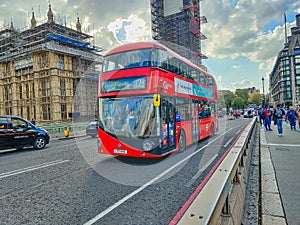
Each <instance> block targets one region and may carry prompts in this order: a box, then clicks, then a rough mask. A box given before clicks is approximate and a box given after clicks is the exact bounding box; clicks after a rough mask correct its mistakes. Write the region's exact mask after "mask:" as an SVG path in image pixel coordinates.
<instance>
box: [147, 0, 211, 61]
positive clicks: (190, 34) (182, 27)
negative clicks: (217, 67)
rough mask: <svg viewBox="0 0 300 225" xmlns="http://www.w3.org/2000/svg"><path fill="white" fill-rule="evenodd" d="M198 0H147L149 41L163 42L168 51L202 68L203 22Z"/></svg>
mask: <svg viewBox="0 0 300 225" xmlns="http://www.w3.org/2000/svg"><path fill="white" fill-rule="evenodd" d="M200 1H201V0H177V1H176V0H151V16H152V18H151V21H152V31H153V35H152V37H153V39H154V40H157V41H159V42H163V43H164V44H165V45H167V46H168V47H169V48H171V49H172V50H174V51H176V52H178V53H179V54H181V55H183V56H184V57H186V58H188V59H190V60H191V61H193V62H194V63H196V64H198V65H199V64H200V65H202V59H205V58H207V57H206V56H205V55H203V54H202V53H201V40H204V39H206V36H205V35H203V34H202V33H201V29H200V28H201V24H203V23H207V20H206V18H205V17H204V16H200Z"/></svg>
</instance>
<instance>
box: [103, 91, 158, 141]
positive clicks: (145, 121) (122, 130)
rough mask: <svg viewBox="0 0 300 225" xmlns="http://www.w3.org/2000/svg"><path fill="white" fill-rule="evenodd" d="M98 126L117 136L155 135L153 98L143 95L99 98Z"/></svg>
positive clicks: (143, 136)
mask: <svg viewBox="0 0 300 225" xmlns="http://www.w3.org/2000/svg"><path fill="white" fill-rule="evenodd" d="M99 101H100V102H99V108H100V111H99V112H100V126H101V127H102V129H104V130H105V131H106V132H108V133H110V134H112V135H115V136H117V137H118V136H119V137H136V138H148V137H154V136H157V134H156V130H155V110H154V106H153V99H152V98H150V97H145V96H138V97H122V98H102V99H100V100H99Z"/></svg>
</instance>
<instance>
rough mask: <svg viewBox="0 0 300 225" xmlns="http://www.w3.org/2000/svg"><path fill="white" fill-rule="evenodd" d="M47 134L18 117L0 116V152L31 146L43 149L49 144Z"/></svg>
mask: <svg viewBox="0 0 300 225" xmlns="http://www.w3.org/2000/svg"><path fill="white" fill-rule="evenodd" d="M49 141H50V137H49V135H48V132H47V131H46V130H44V129H42V128H39V127H37V126H35V125H33V124H32V123H31V122H29V121H27V120H25V119H23V118H21V117H18V116H0V150H4V149H11V148H17V149H22V148H24V147H31V146H33V148H34V149H43V148H45V146H46V145H47V144H49Z"/></svg>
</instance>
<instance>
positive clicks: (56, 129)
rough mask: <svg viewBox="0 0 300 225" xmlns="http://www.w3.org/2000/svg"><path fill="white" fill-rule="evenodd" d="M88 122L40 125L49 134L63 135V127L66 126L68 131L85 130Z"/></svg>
mask: <svg viewBox="0 0 300 225" xmlns="http://www.w3.org/2000/svg"><path fill="white" fill-rule="evenodd" d="M87 125H88V122H80V123H69V124H51V125H45V126H40V127H41V128H44V129H45V130H47V131H48V133H49V135H50V136H63V132H64V129H65V127H68V129H69V131H70V133H71V134H72V133H76V132H80V131H85V129H86V126H87Z"/></svg>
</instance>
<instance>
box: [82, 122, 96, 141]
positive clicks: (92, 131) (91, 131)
mask: <svg viewBox="0 0 300 225" xmlns="http://www.w3.org/2000/svg"><path fill="white" fill-rule="evenodd" d="M85 132H86V135H89V136H92V137H97V135H98V122H97V121H93V122H90V123H89V124H88V125H87V127H86V129H85Z"/></svg>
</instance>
